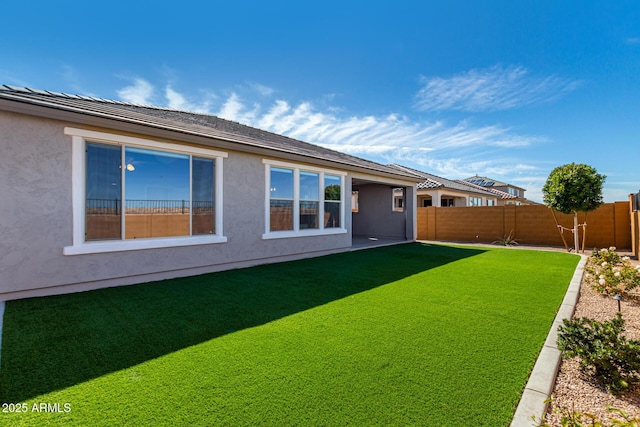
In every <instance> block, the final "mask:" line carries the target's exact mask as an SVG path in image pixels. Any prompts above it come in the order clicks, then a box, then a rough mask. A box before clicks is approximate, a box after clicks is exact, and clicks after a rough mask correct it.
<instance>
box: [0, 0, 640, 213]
mask: <svg viewBox="0 0 640 427" xmlns="http://www.w3.org/2000/svg"><path fill="white" fill-rule="evenodd" d="M3 15H4V17H5V19H3V22H2V25H1V26H0V84H10V85H17V86H24V87H32V88H38V89H45V90H52V91H59V92H66V93H76V94H83V95H90V96H98V97H102V98H108V99H119V100H124V101H130V102H135V103H141V104H151V105H158V106H164V107H172V108H178V109H185V110H191V111H198V112H206V113H210V114H216V115H218V116H221V117H224V118H227V119H231V120H234V121H238V122H241V123H244V124H248V125H252V126H256V127H259V128H262V129H265V130H270V131H273V132H277V133H281V134H284V135H288V136H291V137H294V138H298V139H302V140H304V141H308V142H312V143H316V144H319V145H323V146H326V147H330V148H334V149H337V150H340V151H343V152H348V153H350V154H354V155H357V156H360V157H364V158H367V159H370V160H374V161H377V162H380V163H385V164H386V163H400V164H403V165H406V166H410V167H413V168H416V169H420V170H424V171H426V172H430V173H433V174H436V175H440V176H443V177H446V178H450V179H462V178H467V177H469V176H472V175H475V174H479V175H486V176H489V177H491V178H493V179H497V180H502V181H506V182H510V183H512V184H515V185H518V186H521V187H524V188H525V189H526V190H527V193H526V195H527V197H529V198H531V199H533V200H537V201H541V200H542V194H541V188H542V185H543V184H544V181H545V180H546V178H547V177H548V175H549V173H550V172H551V170H552V169H553V168H554V167H556V166H559V165H562V164H565V163H571V162H578V163H587V164H589V165H591V166H593V167H595V168H596V169H597V170H598V172H600V173H604V174H606V175H607V180H606V183H605V192H604V195H605V201H615V200H627V196H628V194H629V193H632V192H637V191H638V190H639V189H640V143H639V142H640V3H638V2H637V1H584V0H583V1H571V0H569V1H557V0H555V1H546V0H538V1H513V0H509V1H490V0H489V1H460V0H447V1H394V2H376V1H371V0H369V1H347V0H342V1H332V0H330V1H323V2H300V1H296V2H294V1H270V2H262V1H242V0H238V1H235V2H229V1H224V2H220V1H208V2H193V1H186V2H180V3H177V2H161V1H156V2H135V1H128V2H121V1H111V2H102V3H94V2H70V1H59V2H39V1H32V2H29V3H28V4H25V3H20V2H10V3H9V4H5V5H3Z"/></svg>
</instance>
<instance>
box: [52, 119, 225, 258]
mask: <svg viewBox="0 0 640 427" xmlns="http://www.w3.org/2000/svg"><path fill="white" fill-rule="evenodd" d="M64 134H65V135H68V136H71V144H72V154H71V175H72V190H71V192H72V214H73V240H72V242H73V243H72V245H71V246H65V247H64V249H63V254H64V255H81V254H95V253H103V252H121V251H136V250H141V249H156V248H170V247H180V246H193V245H208V244H213V243H225V242H226V241H227V237H226V236H224V235H223V228H222V226H223V220H222V213H223V209H222V206H223V203H222V201H223V194H222V189H223V185H222V180H223V159H224V158H226V157H228V154H227V153H225V152H222V151H216V150H210V149H207V148H199V147H189V146H183V145H178V144H172V143H168V142H160V141H153V140H149V139H142V138H136V137H131V136H125V135H117V134H110V133H105V132H97V131H91V130H86V129H77V128H71V127H65V128H64ZM87 140H90V141H91V142H94V141H95V142H104V143H107V144H113V145H127V146H137V147H144V148H152V149H160V150H164V151H171V152H177V153H184V154H189V155H196V156H197V155H201V156H205V157H209V158H213V159H215V168H214V171H215V172H214V173H215V189H214V194H215V201H214V209H215V222H216V223H215V230H216V233H215V234H213V235H197V236H178V237H156V238H152V239H135V240H134V239H131V240H125V239H123V240H105V241H91V242H86V241H85V215H84V209H85V197H86V191H85V185H86V182H85V181H86V164H85V147H86V141H87Z"/></svg>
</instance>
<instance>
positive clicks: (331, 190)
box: [263, 160, 346, 238]
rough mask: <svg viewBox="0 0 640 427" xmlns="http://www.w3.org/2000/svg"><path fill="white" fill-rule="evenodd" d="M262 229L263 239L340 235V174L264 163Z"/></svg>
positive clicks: (342, 193) (341, 199)
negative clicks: (264, 193)
mask: <svg viewBox="0 0 640 427" xmlns="http://www.w3.org/2000/svg"><path fill="white" fill-rule="evenodd" d="M263 162H264V163H265V166H266V175H265V179H266V182H267V186H266V187H267V191H266V200H267V205H268V206H267V208H266V218H265V222H266V230H265V234H264V235H263V238H278V237H296V236H308V235H317V234H336V233H344V232H346V230H345V229H344V227H343V224H344V209H345V208H344V206H345V204H344V176H345V174H344V173H342V172H335V171H329V170H323V169H319V168H314V167H310V166H304V167H303V166H298V165H294V164H289V163H284V162H279V161H275V160H274V161H271V160H269V161H268V160H264V161H263Z"/></svg>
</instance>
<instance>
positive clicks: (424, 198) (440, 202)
mask: <svg viewBox="0 0 640 427" xmlns="http://www.w3.org/2000/svg"><path fill="white" fill-rule="evenodd" d="M389 167H392V168H395V169H397V170H399V171H402V172H406V173H410V174H413V175H415V176H416V177H418V178H421V179H422V182H420V183H418V186H417V206H418V207H428V206H437V207H441V206H442V207H447V206H495V205H496V204H497V203H498V200H499V199H500V197H501V195H499V194H496V193H494V192H491V191H487V190H486V189H484V188H482V187H478V186H473V185H469V184H468V183H466V182H464V181H452V180H449V179H446V178H442V177H439V176H436V175H433V174H430V173H426V172H422V171H419V170H416V169H412V168H409V167H406V166H401V165H397V164H393V165H389ZM403 202H404V199H403V195H402V189H396V190H394V199H393V203H394V209H397V208H398V206H401V205H402V203H403Z"/></svg>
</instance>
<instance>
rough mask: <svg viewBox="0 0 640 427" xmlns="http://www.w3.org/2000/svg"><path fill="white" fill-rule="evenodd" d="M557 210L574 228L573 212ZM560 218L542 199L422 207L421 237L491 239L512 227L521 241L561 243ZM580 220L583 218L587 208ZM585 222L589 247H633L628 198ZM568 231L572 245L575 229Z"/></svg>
mask: <svg viewBox="0 0 640 427" xmlns="http://www.w3.org/2000/svg"><path fill="white" fill-rule="evenodd" d="M555 215H556V220H557V221H558V224H559V225H561V226H563V227H565V228H566V229H572V228H573V215H566V214H562V213H559V212H555ZM556 220H554V216H553V211H552V210H551V209H549V208H548V207H547V206H544V205H526V206H515V205H506V206H482V207H444V208H442V207H427V208H419V209H418V239H424V240H443V241H460V242H481V243H492V242H494V241H496V240H499V239H502V238H504V237H507V236H508V235H509V234H510V233H511V237H512V238H514V239H516V240H517V241H518V243H520V244H530V245H547V246H563V245H564V244H563V242H562V237H561V236H560V233H559V232H558V227H557V225H556ZM578 222H579V223H584V222H585V214H584V213H580V214H579V215H578ZM586 222H587V239H586V247H589V248H593V247H596V248H603V247H609V246H616V247H617V248H619V249H631V247H632V241H631V240H632V239H631V215H630V214H629V202H615V203H606V204H603V205H602V206H601V207H599V208H598V209H597V210H595V211H592V212H589V213H588V214H587V217H586ZM564 237H565V239H566V241H567V243H568V244H569V246H573V234H572V233H571V231H568V230H565V232H564ZM580 242H581V244H582V232H581V233H580Z"/></svg>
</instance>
